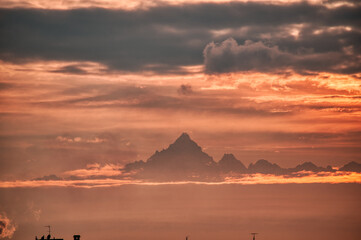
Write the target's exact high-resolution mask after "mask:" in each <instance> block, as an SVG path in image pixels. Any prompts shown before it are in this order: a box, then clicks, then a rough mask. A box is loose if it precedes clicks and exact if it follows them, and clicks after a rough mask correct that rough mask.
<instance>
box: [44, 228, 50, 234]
mask: <svg viewBox="0 0 361 240" xmlns="http://www.w3.org/2000/svg"><path fill="white" fill-rule="evenodd" d="M44 227H47V228H48V232H49V236H50V225H48V226H44Z"/></svg>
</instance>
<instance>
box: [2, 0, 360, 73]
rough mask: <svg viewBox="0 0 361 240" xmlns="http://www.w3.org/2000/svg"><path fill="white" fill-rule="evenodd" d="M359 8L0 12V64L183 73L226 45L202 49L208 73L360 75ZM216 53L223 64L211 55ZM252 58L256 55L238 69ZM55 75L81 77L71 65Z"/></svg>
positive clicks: (247, 5) (248, 6)
mask: <svg viewBox="0 0 361 240" xmlns="http://www.w3.org/2000/svg"><path fill="white" fill-rule="evenodd" d="M360 8H361V6H359V5H351V6H347V5H341V6H339V7H333V8H329V7H327V6H325V5H322V4H310V3H305V2H304V3H297V2H296V3H293V4H292V3H291V4H285V5H282V4H272V3H252V2H247V3H240V2H238V3H237V2H233V3H232V2H231V3H226V4H223V5H221V4H210V3H195V4H183V5H155V6H154V7H151V8H147V9H134V10H132V11H126V10H111V9H100V8H98V9H97V8H90V9H69V10H61V11H60V10H38V9H1V16H2V17H1V23H2V24H1V27H0V33H1V35H2V39H1V41H0V58H1V59H2V60H5V61H13V62H23V61H30V60H34V59H43V60H65V61H92V62H98V63H102V64H104V65H106V66H107V68H108V71H114V70H119V71H130V72H139V71H141V72H142V71H143V72H144V71H146V72H157V73H186V72H185V71H184V69H182V67H183V66H190V65H199V64H202V62H203V56H202V51H203V50H204V48H205V46H206V45H207V44H209V43H210V42H213V41H215V42H222V41H225V42H223V44H221V46H218V47H215V45H212V43H211V44H209V45H208V46H207V47H206V51H205V52H206V70H207V72H225V71H235V70H237V71H238V70H249V69H251V70H255V71H270V69H273V68H277V67H280V68H285V67H290V68H292V69H295V70H296V71H298V72H303V71H306V72H307V71H325V72H342V73H359V72H360V52H361V51H360V46H359V44H358V42H359V39H360V36H361V35H360V34H361V32H360V24H359V23H360V22H361V19H360V15H359V14H358V13H359V12H360ZM229 38H233V39H235V41H236V42H238V43H239V46H236V44H235V43H232V42H231V41H230V40H226V39H229ZM250 41H252V44H251V42H250ZM230 45H232V46H230ZM220 47H221V48H222V49H223V51H224V52H223V55H222V56H223V57H221V55H219V53H218V54H215V51H216V49H218V50H217V52H219V51H220ZM89 49H91V51H89ZM227 49H228V51H229V50H236V49H237V50H236V52H237V53H238V55H239V56H238V57H236V59H238V60H237V61H236V62H234V61H235V60H232V59H229V58H227V57H226V56H225V55H227V54H226V51H227ZM210 50H212V51H210ZM252 53H255V54H258V56H252V58H250V59H249V61H246V60H245V61H241V62H240V60H241V59H245V58H247V57H249V55H250V54H252ZM216 55H217V56H218V58H217V59H218V61H217V60H216V59H214V58H215V57H216ZM233 55H234V54H233ZM210 57H212V59H210ZM228 57H231V56H228ZM234 57H235V55H234ZM263 58H264V59H263ZM220 60H222V61H223V60H224V61H225V62H222V63H220V62H219V61H220ZM271 60H272V61H271ZM247 62H248V64H246V63H247ZM216 63H217V64H220V66H217V65H216ZM232 63H233V64H232ZM315 63H317V64H315ZM265 64H271V66H265ZM231 65H232V66H231ZM58 71H59V72H64V71H67V72H73V73H76V74H84V71H83V70H82V69H80V68H78V67H72V66H68V67H66V68H60V69H58Z"/></svg>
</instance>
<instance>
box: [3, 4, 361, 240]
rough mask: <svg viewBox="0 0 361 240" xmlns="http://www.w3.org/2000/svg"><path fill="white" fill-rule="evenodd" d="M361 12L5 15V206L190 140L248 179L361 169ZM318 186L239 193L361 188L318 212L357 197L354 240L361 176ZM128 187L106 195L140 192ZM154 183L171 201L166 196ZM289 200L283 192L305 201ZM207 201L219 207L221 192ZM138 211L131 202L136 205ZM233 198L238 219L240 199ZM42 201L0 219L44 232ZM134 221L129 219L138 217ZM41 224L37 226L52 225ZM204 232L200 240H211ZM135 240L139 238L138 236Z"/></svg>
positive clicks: (310, 7) (174, 7) (81, 9)
mask: <svg viewBox="0 0 361 240" xmlns="http://www.w3.org/2000/svg"><path fill="white" fill-rule="evenodd" d="M360 13H361V4H360V3H359V2H358V1H353V0H349V1H342V0H340V1H338V0H328V1H327V0H314V1H297V0H295V1H286V0H276V1H260V0H254V1H247V0H241V1H236V0H235V1H226V0H198V1H197V0H195V1H193V0H164V1H141V0H134V1H127V0H94V1H86V0H77V1H75V0H61V1H60V0H59V1H58V0H56V1H48V0H2V1H0V36H1V37H0V114H1V118H0V189H1V192H2V193H4V194H5V195H8V197H6V198H5V197H3V196H4V194H3V195H2V196H0V204H1V203H3V204H6V203H7V204H10V202H11V201H10V200H9V199H10V197H9V196H15V197H16V196H28V195H27V194H29V195H31V193H30V192H28V190H24V191H25V193H24V192H21V193H18V192H16V191H20V190H19V189H18V188H26V187H34V188H35V189H36V190H34V191H43V190H40V188H41V187H44V186H47V187H49V188H51V187H54V186H55V187H59V186H60V187H64V188H65V189H66V188H69V189H72V190H69V191H73V190H74V188H73V187H74V186H75V187H76V186H78V183H77V182H76V181H75V182H71V181H68V182H64V181H50V182H47V181H38V182H36V183H34V182H31V181H29V180H33V179H35V178H39V177H43V176H48V175H51V174H54V175H56V176H67V175H70V174H75V175H79V174H88V173H89V171H95V172H97V171H101V172H102V174H105V175H107V174H108V175H107V176H113V175H114V174H113V173H114V171H116V170H115V169H118V168H121V167H123V166H124V165H125V164H127V163H130V162H133V161H137V160H144V161H145V160H147V159H148V158H149V157H150V156H151V155H152V154H153V153H154V152H155V151H156V150H159V151H160V150H162V149H164V148H167V147H168V145H169V144H171V143H172V142H174V140H175V139H177V137H179V136H180V135H181V134H182V133H183V132H187V133H188V134H189V135H190V136H191V138H192V139H193V140H194V141H196V142H197V143H198V144H199V146H201V147H202V149H203V151H204V152H206V153H208V154H209V155H210V156H212V157H213V159H214V160H215V161H219V160H220V159H221V157H222V156H223V154H224V153H233V154H234V155H235V156H236V157H237V159H239V160H241V161H242V163H244V164H245V165H246V166H248V165H249V164H250V163H253V162H256V161H257V160H259V159H267V160H268V161H270V162H272V163H276V164H278V165H280V166H281V167H284V168H289V167H294V166H296V165H297V164H301V163H303V162H306V161H311V162H313V163H315V164H316V165H318V166H322V167H326V166H327V165H331V166H332V167H334V168H335V169H337V168H339V167H341V166H343V165H345V164H346V163H349V162H351V161H355V162H358V163H361V147H360V146H361V44H360V43H361V14H360ZM94 169H95V170H94ZM311 177H312V178H305V179H297V180H296V179H285V178H279V177H275V176H258V175H257V176H253V178H252V179H250V180H249V179H246V180H242V181H243V182H242V184H246V185H247V184H256V183H262V184H267V185H268V184H269V185H272V184H274V183H275V184H276V183H277V184H278V183H289V184H295V183H313V182H317V183H322V182H332V183H340V182H343V183H345V182H357V184H356V185H352V186H351V185H350V186H349V185H347V187H345V189H343V190H339V189H341V187H340V186H338V187H335V186H333V187H332V189H333V190H332V191H331V190H330V192H328V191H326V190H324V189H323V190H321V191H324V192H325V195H323V196H322V197H320V199H321V198H322V199H324V198H325V199H327V197H325V196H329V195H330V196H331V195H332V196H334V195H335V196H336V195H337V193H338V191H340V192H341V191H346V192H347V194H348V195H347V194H345V196H349V198H347V197H345V202H349V203H350V202H352V203H350V204H351V206H354V207H355V208H356V211H354V213H352V212H353V210H352V209H351V207H350V209H348V210H345V211H346V212H349V213H350V214H353V215H352V216H353V217H352V218H351V219H353V220H349V221H353V222H352V224H351V223H350V224H349V225H347V227H349V228H347V227H346V228H347V229H349V231H348V233H349V237H350V238H349V239H355V240H356V239H358V237H360V236H361V234H360V232H359V231H358V232H357V231H356V230H355V229H356V228H354V227H357V226H356V224H355V223H356V222H357V221H360V219H361V217H360V213H361V209H360V205H359V204H358V205H357V202H358V201H359V200H361V199H360V183H361V174H356V173H353V175H352V174H348V175H345V176H344V175H340V174H338V173H335V174H331V175H327V176H325V178H322V177H323V176H320V175H313V176H311ZM327 177H328V178H329V179H332V180H329V179H328V178H327ZM21 181H22V182H21ZM89 181H91V180H89ZM123 181H124V180H121V181H116V180H111V181H108V182H106V183H104V182H100V183H99V182H97V183H96V184H99V185H98V187H99V188H102V186H104V187H110V186H116V187H119V186H123V185H127V184H129V183H132V184H137V182H127V181H125V182H123ZM79 184H80V183H79ZM90 184H93V183H90ZM142 184H143V183H142ZM182 184H183V183H179V185H182ZM202 184H207V183H202ZM140 185H141V184H140ZM151 185H152V184H151ZM153 185H156V186H153ZM153 185H152V186H150V187H154V188H157V190H156V191H157V193H159V194H160V195H161V193H162V190H161V189H162V186H161V184H159V185H157V183H153ZM196 185H197V184H196ZM147 187H148V186H143V185H141V186H137V189H138V188H147ZM167 187H169V186H167ZM178 187H179V188H183V187H184V186H175V188H178ZM196 187H197V188H198V186H196ZM209 187H214V188H217V189H218V186H209V185H207V186H205V188H207V189H208V188H209ZM248 187H251V186H248ZM272 187H273V188H274V187H275V186H272ZM226 188H227V192H232V191H231V190H229V189H228V188H230V187H229V186H226ZM286 188H287V189H286ZM289 188H290V187H289V186H287V187H285V189H284V190H282V191H284V192H287V191H292V192H293V193H295V190H289ZM322 188H324V186H322ZM351 188H354V189H355V191H356V193H357V194H355V192H354V193H353V194H352V192H353V191H351V190H350V189H351ZM65 189H62V190H61V191H67V190H65ZM159 189H160V190H159ZM335 189H336V190H335ZM128 190H129V189H128ZM183 190H184V189H183ZM183 190H182V191H183ZM228 190H229V191H228ZM6 191H10V193H9V192H6ZM49 191H52V192H53V191H55V190H54V189H53V188H51V190H49ZM82 191H85V190H82ZM94 191H95V190H94ZM99 191H108V190H99ZM124 191H125V190H124ZM129 191H130V192H132V191H135V190H134V189H133V190H129ZM137 191H138V190H137ZM145 191H146V192H147V193H148V191H150V190H149V189H146V190H145ZM169 191H171V192H172V191H175V190H174V189H173V188H171V190H169ZM184 191H185V192H189V191H191V190H189V189H186V190H184ZM204 191H205V192H206V191H208V190H204ZM209 191H211V192H212V193H208V192H207V194H209V195H211V196H216V195H217V191H218V190H214V189H213V188H212V190H209ZM213 191H214V192H213ZM224 191H226V190H224ZM252 191H253V190H252ZM254 191H255V192H256V190H254ZM280 192H281V190H280ZM305 192H307V193H311V192H312V193H314V192H317V191H316V190H314V189H311V190H309V189H308V190H307V191H306V190H305ZM137 193H138V192H137ZM87 194H90V195H92V196H93V195H94V193H93V192H91V193H89V192H87V193H84V196H87ZM252 194H255V195H252V196H254V197H256V196H258V195H257V194H258V193H257V194H256V193H252ZM283 194H284V193H283V192H282V194H281V195H282V196H283ZM204 196H206V195H202V197H201V199H202V198H203V197H204ZM227 196H228V195H227ZM293 196H294V197H295V195H293ZM138 197H139V196H138V195H137V194H134V192H133V195H131V197H130V199H131V198H134V199H136V200H134V199H133V200H134V201H140V200H139V198H138ZM158 197H159V196H158V195H157V197H155V198H158ZM267 197H269V195H267V196H266V198H267ZM19 198H21V197H19ZM25 198H26V197H25ZM225 198H226V197H225ZM172 199H173V198H172ZM227 199H228V198H227ZM227 199H225V200H224V201H228V200H229V199H232V200H229V201H231V202H232V203H231V204H235V205H237V204H236V202H233V201H234V199H233V198H232V197H231V196H230V195H229V199H228V200H227ZM275 199H277V198H276V197H274V196H272V199H271V200H272V201H273V200H274V201H276V200H275ZM295 199H296V197H295ZM300 199H302V198H297V201H301V200H300ZM351 199H352V200H351ZM153 200H154V199H153ZM173 200H174V199H173ZM248 200H249V199H248ZM248 200H247V201H248ZM271 200H270V201H271ZM19 201H20V200H19ZM34 201H35V200H34ZM34 201H32V202H33V203H31V202H30V203H20V202H18V203H17V204H20V205H21V204H25V205H26V206H28V207H27V209H28V210H29V209H32V210H31V211H30V210H29V211H28V210H26V211H28V212H27V214H29V217H28V219H25V218H21V217H19V216H21V213H20V212H16V211H15V210H12V209H14V208H17V205H12V204H13V203H11V204H10V205H3V206H5V207H0V220H1V221H3V222H4V221H5V220H6V219H7V220H9V219H10V220H11V221H14V222H15V223H16V221H17V220H18V222H20V223H22V224H25V223H28V222H31V220H30V219H31V217H30V215H31V216H32V218H34V216H35V218H37V221H39V216H38V215H36V212H37V211H38V210H40V209H41V208H42V207H41V206H36V207H33V205H34V204H35V205H36V204H37V203H36V201H35V203H34ZM282 201H284V200H282ZM312 201H313V200H312ZM342 201H343V200H342ZM91 202H93V200H91ZM170 202H171V201H170ZM315 202H317V201H315ZM14 204H15V203H14ZM29 204H30V205H31V204H33V205H31V206H30V205H29ZM46 204H47V203H46ZM46 204H45V203H44V206H45V205H46ZM67 204H69V203H67ZM202 204H203V203H202ZM217 204H218V202H217ZM217 204H216V205H217ZM318 204H319V202H317V204H316V205H312V206H318ZM335 204H336V203H335ZM198 205H201V203H199V202H197V203H195V206H198ZM29 206H30V207H29ZM67 206H68V205H67ZM157 206H158V205H157ZM217 206H218V205H217ZM333 206H334V205H332V204H331V205H327V207H325V208H327V211H328V210H329V209H332V207H333ZM218 207H219V206H218ZM44 208H46V207H44ZM61 208H62V209H63V208H64V209H66V207H65V205H64V206H61ZM149 208H151V206H149ZM34 209H35V210H34ZM48 209H52V208H48ZM54 209H55V208H54ZM220 209H221V208H220ZM203 210H204V211H205V212H206V210H207V208H205V209H203ZM354 210H355V209H354ZM24 211H25V210H24ZM79 211H80V210H79ZM85 211H86V210H84V212H85ZM107 211H108V210H107ZM109 211H110V210H109ZM177 211H178V210H177ZM179 211H180V212H181V210H179ZM320 211H321V210H320ZM325 211H326V210H325ZM30 212H31V214H30ZM34 212H35V215H34ZM40 212H42V213H44V214H45V212H44V210H41V211H40ZM177 213H178V212H177ZM39 214H40V213H39ZM212 214H214V215H215V216H216V215H217V214H216V213H212ZM222 214H224V212H222V213H221V215H222ZM285 214H286V213H285ZM289 214H290V213H289V212H287V214H286V215H287V216H290V215H289ZM69 215H71V213H69ZM100 215H101V214H100V213H99V215H97V217H99V216H100ZM291 215H292V216H296V215H297V213H294V212H292V213H291ZM101 216H103V215H101ZM104 216H105V215H104ZM132 216H133V217H134V219H133V220H132V221H135V220H136V219H138V218H139V219H140V218H141V217H140V215H137V214H135V215H132ZM162 216H163V215H162ZM252 216H253V217H254V218H255V219H258V217H260V216H261V215H259V216H258V215H257V216H255V215H252ZM324 216H326V215H324ZM337 216H338V215H337V214H336V213H335V215H332V216H331V217H330V218H333V217H337ZM203 217H205V216H203V215H202V219H203ZM223 217H224V218H226V220H225V222H228V221H231V220H230V218H229V219H228V218H227V216H224V215H222V219H223ZM268 217H269V216H268ZM327 217H328V215H327ZM315 218H317V217H315ZM346 218H347V217H345V219H346ZM64 219H68V218H63V220H64ZM94 219H95V217H94ZM285 219H286V217H285V218H282V220H279V221H281V222H282V221H286V220H285ZM143 220H144V219H143V218H142V221H143ZM163 220H164V219H163ZM198 220H199V219H193V218H192V221H198ZM218 220H219V219H218ZM218 220H217V221H218ZM263 220H264V219H263ZM40 221H44V222H41V223H39V225H40V226H41V227H40V228H42V226H43V225H44V224H45V225H47V224H52V223H47V222H46V219H44V218H40ZM52 221H53V220H52ZM59 221H60V220H59ZM79 221H80V220H79ZM92 221H93V220H92ZM94 221H95V220H94ZM107 221H110V219H108V218H107ZM199 221H201V220H199ZM202 221H203V220H202ZM219 221H221V220H219ZM222 221H223V220H222ZM54 222H55V220H54ZM65 222H66V221H65ZM15 223H14V224H15ZM36 224H37V223H36ZM41 224H43V225H41ZM61 224H62V225H61ZM61 224H60V223H59V225H61V226H62V227H63V228H64V229H66V225H64V221H63V222H62V223H61ZM79 224H80V223H79ZM92 224H93V223H92ZM20 225H21V224H20ZM25 225H26V224H25ZM25 225H24V226H25ZM266 225H267V224H266ZM12 226H13V227H14V229H15V228H16V229H19V228H18V227H19V223H18V225H16V224H15V225H8V227H9V228H7V231H9V232H11V234H10V233H9V234H8V237H9V236H13V235H12V234H13V232H14V231H15V230H14V231H12V228H11V227H12ZM29 226H30V225H26V227H25V228H23V229H26V231H27V232H26V233H29V234H31V235H30V236H25V232H24V231H25V230H23V232H22V233H23V235H16V232H15V235H14V236H15V237H14V239H20V238H22V240H24V239H25V237H27V238H30V239H31V238H33V237H34V236H33V235H34V234H33V232H29V228H30V227H29ZM32 226H33V227H34V226H35V225H32ZM79 226H80V225H79ZM82 226H83V228H84V229H86V228H85V227H84V226H85V225H82ZM86 226H88V225H86ZM252 226H253V225H252ZM267 226H268V225H267ZM203 227H204V226H203ZM83 228H82V229H83ZM130 228H131V229H132V231H133V230H134V228H135V227H134V226H131V227H130ZM20 229H21V228H20ZM226 229H227V227H226V228H224V229H223V230H222V231H226ZM269 229H272V226H269ZM178 230H179V229H178ZM178 230H174V232H177V231H178ZM203 230H204V229H203ZM256 230H257V229H255V230H251V229H250V230H248V229H247V230H244V231H245V232H246V233H247V234H248V233H249V232H250V231H256ZM159 231H161V230H159ZM232 231H233V230H232ZM232 231H231V232H232ZM295 231H296V230H295ZM297 231H298V230H297ZM297 231H296V232H297ZM206 232H207V231H206V230H204V234H205V235H202V234H201V235H199V236H200V238H198V239H202V238H201V237H202V236H203V239H206V238H207V234H206ZM299 232H302V231H301V230H300V229H299ZM344 232H347V231H346V230H345V229H343V230H342V231H341V230H340V234H341V233H344ZM40 233H41V232H40ZM40 233H39V234H40ZM1 234H3V236H5V235H4V234H5V233H1V232H0V236H1ZM36 234H37V233H36ZM69 234H73V232H70V233H69ZM74 234H75V233H74ZM172 234H173V232H172ZM184 234H187V233H184ZM290 234H291V233H290ZM58 235H60V236H58V237H61V233H59V234H58ZM336 235H337V234H336ZM336 235H332V234H330V236H336ZM20 236H21V237H20ZM69 236H70V235H69ZM109 236H112V237H113V235H109ZM147 236H149V234H148V235H147ZM166 236H167V235H166V234H165V236H161V237H160V239H166ZM169 236H170V235H169ZM172 236H175V235H172ZM184 236H185V235H184ZM214 236H216V235H214ZM227 236H229V240H231V239H239V238H238V237H239V236H238V235H237V237H236V236H235V235H232V234H231V233H230V234H228V235H227ZM284 236H290V235H284ZM315 236H316V235H315ZM325 236H326V235H325ZM327 236H328V235H327ZM337 236H338V235H337ZM124 237H129V239H142V236H141V235H139V236H138V235H134V234H133V235H132V233H129V234H128V235H124ZM247 237H248V235H247ZM279 237H281V238H282V236H280V235H277V234H276V235H272V237H270V238H263V239H269V240H273V239H277V238H279ZM181 238H183V235H181ZM181 238H180V239H181ZM68 239H70V238H69V237H68ZM90 239H91V238H89V237H88V239H85V240H90ZM151 239H156V238H152V237H151ZM215 239H216V238H215ZM245 239H246V238H245ZM294 239H299V238H294ZM309 239H311V238H309ZM315 239H316V238H315ZM323 239H326V238H323ZM328 239H333V238H328ZM335 239H336V238H335ZM66 240H67V238H66Z"/></svg>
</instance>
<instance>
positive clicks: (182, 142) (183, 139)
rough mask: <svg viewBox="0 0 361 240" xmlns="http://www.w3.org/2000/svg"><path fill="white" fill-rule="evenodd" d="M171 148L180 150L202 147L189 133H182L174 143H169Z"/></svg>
mask: <svg viewBox="0 0 361 240" xmlns="http://www.w3.org/2000/svg"><path fill="white" fill-rule="evenodd" d="M169 149H172V150H180V151H201V147H200V146H198V144H197V143H196V142H194V141H193V140H192V139H191V138H190V136H189V135H188V134H187V133H182V135H180V136H179V137H178V138H177V140H175V142H174V143H172V144H171V145H169Z"/></svg>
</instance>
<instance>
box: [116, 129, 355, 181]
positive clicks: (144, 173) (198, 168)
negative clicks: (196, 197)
mask: <svg viewBox="0 0 361 240" xmlns="http://www.w3.org/2000/svg"><path fill="white" fill-rule="evenodd" d="M122 171H123V172H124V173H127V174H132V176H134V177H136V178H140V179H152V180H161V181H162V180H164V181H179V180H200V181H204V180H217V179H221V178H224V176H225V175H231V174H232V175H233V174H240V175H241V174H254V173H263V174H274V175H289V174H294V173H297V172H301V171H308V172H315V173H317V172H335V171H336V170H335V169H333V168H332V167H331V166H327V167H326V168H323V167H318V166H316V165H315V164H313V163H312V162H305V163H303V164H300V165H297V166H296V167H294V168H281V167H280V166H279V165H277V164H275V163H270V162H268V161H267V160H264V159H261V160H258V161H257V162H256V163H251V164H250V165H249V166H248V168H247V167H246V166H245V165H244V164H243V163H242V162H241V161H240V160H238V159H236V158H235V156H234V155H233V154H224V155H223V157H222V159H221V160H220V161H219V162H215V161H214V160H213V158H212V157H211V156H209V155H208V154H207V153H205V152H203V151H202V148H201V147H200V146H198V144H197V143H196V142H194V141H193V140H192V139H191V138H190V137H189V135H188V134H187V133H183V134H182V135H181V136H180V137H179V138H178V139H177V140H176V141H175V142H174V143H172V144H171V145H169V147H168V148H167V149H164V150H162V151H160V152H159V151H156V152H155V153H154V154H153V155H152V156H151V157H150V158H149V159H148V160H147V161H145V162H144V161H142V160H141V161H136V162H132V163H129V164H127V165H126V166H125V167H124V168H123V169H122ZM339 171H349V172H361V164H359V163H356V162H350V163H348V164H346V165H345V166H343V167H342V168H340V169H339Z"/></svg>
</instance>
